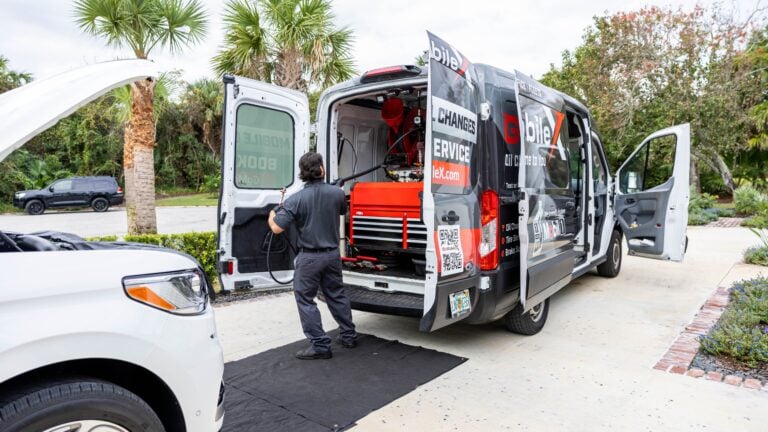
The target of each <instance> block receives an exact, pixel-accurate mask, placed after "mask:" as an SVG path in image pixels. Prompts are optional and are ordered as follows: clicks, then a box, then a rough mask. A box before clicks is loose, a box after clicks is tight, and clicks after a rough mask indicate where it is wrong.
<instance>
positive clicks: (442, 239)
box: [437, 225, 464, 276]
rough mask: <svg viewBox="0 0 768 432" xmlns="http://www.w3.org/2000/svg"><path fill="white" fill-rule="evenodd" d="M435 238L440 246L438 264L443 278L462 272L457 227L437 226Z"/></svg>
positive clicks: (462, 254)
mask: <svg viewBox="0 0 768 432" xmlns="http://www.w3.org/2000/svg"><path fill="white" fill-rule="evenodd" d="M437 237H438V240H439V246H440V262H441V267H442V269H441V271H440V273H441V274H442V275H443V276H450V275H452V274H456V273H461V272H462V271H464V253H463V252H462V249H461V232H460V229H459V227H458V226H452V225H439V226H438V227H437Z"/></svg>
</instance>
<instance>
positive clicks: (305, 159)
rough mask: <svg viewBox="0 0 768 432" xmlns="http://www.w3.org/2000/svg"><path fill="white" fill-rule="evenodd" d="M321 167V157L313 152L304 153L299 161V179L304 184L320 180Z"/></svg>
mask: <svg viewBox="0 0 768 432" xmlns="http://www.w3.org/2000/svg"><path fill="white" fill-rule="evenodd" d="M322 166H323V155H321V154H320V153H314V152H309V153H304V155H303V156H301V158H300V159H299V178H300V179H301V180H302V181H305V182H310V181H313V180H320V179H322V178H323V173H322Z"/></svg>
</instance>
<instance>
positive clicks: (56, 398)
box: [0, 379, 165, 432]
mask: <svg viewBox="0 0 768 432" xmlns="http://www.w3.org/2000/svg"><path fill="white" fill-rule="evenodd" d="M0 401H2V402H0V430H2V431H8V432H64V431H66V432H69V431H81V432H85V431H101V430H104V431H112V432H165V428H164V427H163V424H162V422H161V421H160V419H159V418H158V417H157V414H155V412H154V411H152V408H150V407H149V405H147V403H146V402H144V401H143V400H141V398H139V397H138V396H136V395H135V394H133V393H131V392H130V391H128V390H126V389H124V388H122V387H120V386H116V385H114V384H110V383H108V382H105V381H99V380H91V379H83V380H76V381H67V382H58V383H49V384H45V385H44V386H43V387H42V388H41V387H36V388H34V389H29V390H27V391H26V392H22V393H20V394H16V395H15V397H12V398H11V399H8V400H6V398H5V397H2V396H0Z"/></svg>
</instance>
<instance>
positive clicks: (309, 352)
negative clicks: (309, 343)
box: [296, 347, 333, 360]
mask: <svg viewBox="0 0 768 432" xmlns="http://www.w3.org/2000/svg"><path fill="white" fill-rule="evenodd" d="M331 357H333V353H332V352H330V351H322V352H321V351H315V349H314V348H312V347H309V348H306V349H303V350H301V351H299V352H297V353H296V358H297V359H299V360H324V359H329V358H331Z"/></svg>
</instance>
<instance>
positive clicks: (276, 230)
mask: <svg viewBox="0 0 768 432" xmlns="http://www.w3.org/2000/svg"><path fill="white" fill-rule="evenodd" d="M267 223H268V224H269V229H271V230H272V232H273V233H275V234H282V233H283V231H285V230H284V229H282V228H280V225H278V224H276V223H275V211H274V210H270V211H269V219H267Z"/></svg>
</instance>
